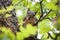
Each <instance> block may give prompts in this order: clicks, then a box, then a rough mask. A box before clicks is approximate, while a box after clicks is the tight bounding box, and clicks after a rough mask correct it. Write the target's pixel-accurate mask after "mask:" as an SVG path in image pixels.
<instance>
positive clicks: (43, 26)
mask: <svg viewBox="0 0 60 40" xmlns="http://www.w3.org/2000/svg"><path fill="white" fill-rule="evenodd" d="M38 27H39V29H40V33H46V32H48V31H50V30H51V28H52V27H53V26H52V22H51V21H50V20H48V19H45V20H43V21H41V22H40V23H39V24H38Z"/></svg>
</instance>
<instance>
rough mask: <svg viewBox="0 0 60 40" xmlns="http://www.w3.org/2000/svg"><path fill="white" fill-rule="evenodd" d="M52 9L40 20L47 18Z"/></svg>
mask: <svg viewBox="0 0 60 40" xmlns="http://www.w3.org/2000/svg"><path fill="white" fill-rule="evenodd" d="M51 11H52V10H50V11H49V12H48V13H46V15H45V16H43V17H42V18H41V19H40V21H42V20H43V19H45V18H46V16H47V15H48V14H49V13H50V12H51Z"/></svg>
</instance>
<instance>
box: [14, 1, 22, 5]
mask: <svg viewBox="0 0 60 40" xmlns="http://www.w3.org/2000/svg"><path fill="white" fill-rule="evenodd" d="M21 1H23V0H19V1H18V2H17V3H16V4H14V6H16V5H18V4H19V3H20V2H21Z"/></svg>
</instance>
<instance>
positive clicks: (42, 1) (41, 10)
mask: <svg viewBox="0 0 60 40" xmlns="http://www.w3.org/2000/svg"><path fill="white" fill-rule="evenodd" d="M42 2H43V0H42V1H41V2H40V8H41V16H40V18H41V17H43V8H42ZM40 18H39V19H40Z"/></svg>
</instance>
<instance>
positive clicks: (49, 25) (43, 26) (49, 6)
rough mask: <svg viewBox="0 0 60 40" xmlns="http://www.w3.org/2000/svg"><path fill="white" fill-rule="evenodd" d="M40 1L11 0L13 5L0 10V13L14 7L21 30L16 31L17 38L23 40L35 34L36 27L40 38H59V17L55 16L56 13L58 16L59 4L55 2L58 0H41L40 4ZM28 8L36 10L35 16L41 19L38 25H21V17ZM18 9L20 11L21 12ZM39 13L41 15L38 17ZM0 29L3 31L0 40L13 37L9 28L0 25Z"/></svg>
mask: <svg viewBox="0 0 60 40" xmlns="http://www.w3.org/2000/svg"><path fill="white" fill-rule="evenodd" d="M41 1H42V0H39V1H33V0H30V1H29V0H12V3H13V5H14V7H13V6H9V7H7V10H5V9H4V8H2V10H0V13H4V12H6V11H10V10H12V9H13V8H15V9H16V16H17V18H18V21H19V25H20V30H21V32H17V40H24V38H28V37H29V36H30V35H36V32H37V30H38V29H39V30H40V31H39V33H40V34H42V38H41V40H60V17H57V15H58V14H59V15H58V16H60V9H59V8H60V6H59V5H58V4H56V3H57V2H58V0H49V1H48V0H43V2H42V4H40V2H41ZM41 5H42V8H41ZM28 8H30V10H31V11H34V12H36V15H35V17H36V18H37V19H38V20H40V19H41V21H39V22H38V23H37V24H38V25H36V26H32V25H31V24H27V25H26V28H24V27H23V26H22V25H23V19H24V17H25V16H26V14H27V10H28ZM42 9H43V10H42ZM50 10H51V11H50ZM18 11H20V12H21V13H20V12H18ZM43 14H44V15H43ZM41 15H43V16H42V17H41V18H40V16H41ZM8 16H11V15H8V14H7V15H6V17H8ZM55 18H56V19H55ZM0 30H2V32H3V33H1V34H0V40H14V39H15V35H14V34H13V33H12V31H11V30H10V29H8V28H5V27H0ZM48 33H49V34H48ZM57 35H58V36H57Z"/></svg>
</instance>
